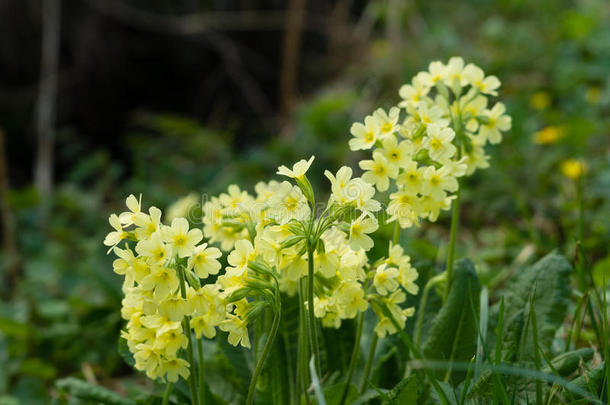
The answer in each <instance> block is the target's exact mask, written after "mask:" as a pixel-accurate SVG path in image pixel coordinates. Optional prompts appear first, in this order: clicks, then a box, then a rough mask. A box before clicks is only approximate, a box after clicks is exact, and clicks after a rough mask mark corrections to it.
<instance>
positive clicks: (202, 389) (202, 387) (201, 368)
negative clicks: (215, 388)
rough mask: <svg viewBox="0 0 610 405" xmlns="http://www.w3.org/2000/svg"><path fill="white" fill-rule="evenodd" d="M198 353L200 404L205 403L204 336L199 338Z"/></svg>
mask: <svg viewBox="0 0 610 405" xmlns="http://www.w3.org/2000/svg"><path fill="white" fill-rule="evenodd" d="M197 355H198V357H199V405H204V404H205V385H204V384H205V383H204V372H205V368H204V367H205V366H204V364H203V336H202V337H201V339H197Z"/></svg>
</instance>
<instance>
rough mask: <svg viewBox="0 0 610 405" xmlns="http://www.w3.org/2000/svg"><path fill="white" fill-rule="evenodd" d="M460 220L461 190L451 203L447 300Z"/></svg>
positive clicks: (451, 279)
mask: <svg viewBox="0 0 610 405" xmlns="http://www.w3.org/2000/svg"><path fill="white" fill-rule="evenodd" d="M459 222H460V190H459V189H458V191H457V192H456V193H455V200H453V203H452V205H451V230H450V234H449V250H448V252H447V267H446V268H447V289H446V290H445V297H444V298H445V300H446V299H447V296H448V295H449V288H450V287H451V282H452V281H453V262H454V260H455V239H456V236H457V228H458V225H459Z"/></svg>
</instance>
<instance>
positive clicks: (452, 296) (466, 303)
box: [423, 259, 481, 378]
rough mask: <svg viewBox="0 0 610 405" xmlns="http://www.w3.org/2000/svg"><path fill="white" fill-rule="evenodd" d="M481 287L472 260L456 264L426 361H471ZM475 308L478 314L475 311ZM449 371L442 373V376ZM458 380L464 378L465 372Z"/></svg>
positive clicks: (426, 346)
mask: <svg viewBox="0 0 610 405" xmlns="http://www.w3.org/2000/svg"><path fill="white" fill-rule="evenodd" d="M480 293H481V284H480V283H479V279H478V277H477V273H476V272H475V270H474V265H473V264H472V262H471V261H470V260H468V259H462V260H459V261H457V262H456V263H455V268H454V279H453V281H452V283H451V289H450V291H449V296H448V298H447V302H446V303H445V305H443V307H442V308H441V310H440V312H439V313H438V314H437V315H436V317H435V318H434V319H433V320H432V325H431V327H430V331H429V333H428V337H427V339H426V342H425V343H424V345H423V354H424V357H425V358H426V359H430V360H446V361H450V360H453V361H469V360H470V359H471V358H472V356H473V355H474V353H475V350H476V340H477V324H476V319H475V313H478V309H479V296H480ZM473 308H474V312H473ZM444 373H445V371H444V370H441V371H439V376H442V375H444ZM454 374H455V376H454V377H460V378H463V372H462V373H454Z"/></svg>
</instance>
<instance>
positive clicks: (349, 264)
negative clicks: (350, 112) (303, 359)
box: [203, 157, 417, 334]
mask: <svg viewBox="0 0 610 405" xmlns="http://www.w3.org/2000/svg"><path fill="white" fill-rule="evenodd" d="M312 161H313V157H312V158H311V159H309V160H308V161H306V160H301V161H300V162H297V163H296V164H295V165H294V166H293V168H292V169H289V168H287V167H285V166H281V167H280V168H279V169H278V174H280V175H283V176H286V177H289V178H291V179H292V180H293V181H294V182H295V184H292V183H290V182H289V181H284V182H281V183H279V182H276V181H271V182H269V183H258V184H257V185H256V186H255V195H250V194H249V193H247V192H245V191H241V190H240V189H239V188H238V187H237V186H235V185H232V186H229V189H228V193H226V194H221V195H220V196H218V197H213V198H212V199H211V201H209V202H208V203H206V204H205V205H204V209H203V214H204V217H203V222H204V224H205V226H204V233H205V236H206V237H209V238H210V241H214V242H218V243H220V245H221V247H222V249H223V250H227V251H229V250H230V253H229V255H228V262H229V265H230V266H229V267H228V268H227V269H226V273H225V274H224V275H221V276H220V277H219V278H218V282H219V283H220V284H221V285H222V289H223V291H225V292H226V293H228V294H237V295H239V296H241V295H243V294H249V293H252V292H253V291H254V290H255V289H254V288H251V287H248V286H249V285H250V286H251V285H252V284H253V282H260V281H261V280H260V276H261V275H260V272H261V271H263V270H262V269H264V271H263V272H267V273H271V274H273V275H274V277H275V278H276V279H277V282H278V286H279V290H280V291H282V292H284V293H287V294H288V295H294V294H296V293H297V292H298V291H299V288H300V287H299V281H300V280H301V279H302V278H303V277H305V276H307V275H308V270H309V267H310V260H311V262H312V263H311V267H312V272H313V274H314V278H315V288H314V291H315V294H314V298H313V306H314V311H315V316H316V317H317V318H320V319H321V321H322V324H323V325H324V326H327V327H337V328H338V327H339V326H340V325H341V321H342V320H343V319H351V318H354V317H355V316H356V315H357V314H358V313H359V312H362V311H365V310H366V309H367V308H368V299H370V298H371V297H372V296H371V295H370V294H367V289H368V288H369V286H371V285H372V283H373V278H374V277H375V276H374V274H375V272H374V271H370V270H371V266H370V265H369V261H368V257H367V255H366V251H368V250H369V249H370V248H371V247H372V246H373V239H372V238H371V237H370V236H369V235H370V234H371V233H373V232H374V231H376V230H377V229H378V227H379V225H378V222H377V219H376V217H375V216H374V215H373V214H374V213H375V212H378V211H379V210H380V209H381V204H380V203H379V202H378V201H376V200H375V199H374V198H373V197H374V195H375V189H374V187H373V186H372V185H371V184H369V183H368V182H366V181H364V180H363V179H362V178H359V177H352V175H353V173H352V169H350V168H349V167H345V166H344V167H342V168H340V169H339V170H338V171H337V172H336V173H335V174H333V173H331V172H329V171H326V172H325V175H326V177H327V178H328V179H329V180H330V182H331V190H332V193H331V197H330V199H329V201H328V203H327V205H326V208H325V209H324V211H323V212H322V213H321V214H320V215H316V213H315V212H314V207H315V203H314V201H315V200H314V196H313V191H312V189H311V185H310V184H309V181H308V179H307V176H306V172H307V170H308V169H309V166H310V165H311V163H312ZM397 249H400V247H399V246H395V247H393V250H392V252H393V256H392V259H391V260H390V259H388V260H389V261H388V262H387V264H386V265H387V271H388V273H387V276H386V281H385V282H381V281H380V280H381V279H382V277H383V276H381V275H380V276H379V277H377V282H376V285H377V284H379V283H381V284H379V285H382V284H383V285H385V288H383V287H377V290H376V291H377V292H376V294H375V295H376V296H377V297H380V298H384V299H385V297H386V296H389V295H390V294H394V296H393V297H392V298H391V300H392V302H394V303H396V304H398V303H400V302H402V301H404V293H400V292H398V291H397V289H398V286H399V284H400V285H403V286H404V288H405V289H406V290H407V291H408V292H411V293H416V292H417V289H416V288H415V287H414V284H413V280H415V279H416V278H417V272H416V271H415V270H414V269H413V268H411V267H410V266H409V258H408V256H404V255H402V249H400V253H399V251H398V250H397ZM380 273H381V271H380ZM394 273H396V274H394ZM244 290H247V291H244ZM240 291H244V292H243V293H241V292H240ZM244 305H247V303H244ZM306 305H309V303H308V302H306ZM397 315H399V316H397V318H400V319H403V321H404V318H405V316H406V315H407V314H406V313H403V312H401V311H397ZM238 317H239V316H238ZM385 328H386V329H385V330H387V331H389V332H390V333H392V332H395V331H392V330H391V326H386V327H385ZM380 330H381V329H380ZM384 334H385V333H384Z"/></svg>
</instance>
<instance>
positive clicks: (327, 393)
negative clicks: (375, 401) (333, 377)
mask: <svg viewBox="0 0 610 405" xmlns="http://www.w3.org/2000/svg"><path fill="white" fill-rule="evenodd" d="M344 388H345V383H344V382H340V383H338V384H333V385H330V386H328V387H326V388H324V398H326V405H340V403H341V396H342V395H343V389H344ZM358 395H359V393H358V388H356V386H355V385H354V384H350V386H349V388H348V391H347V396H346V397H345V403H346V404H351V403H352V402H353V401H355V400H356V399H357V398H358Z"/></svg>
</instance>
